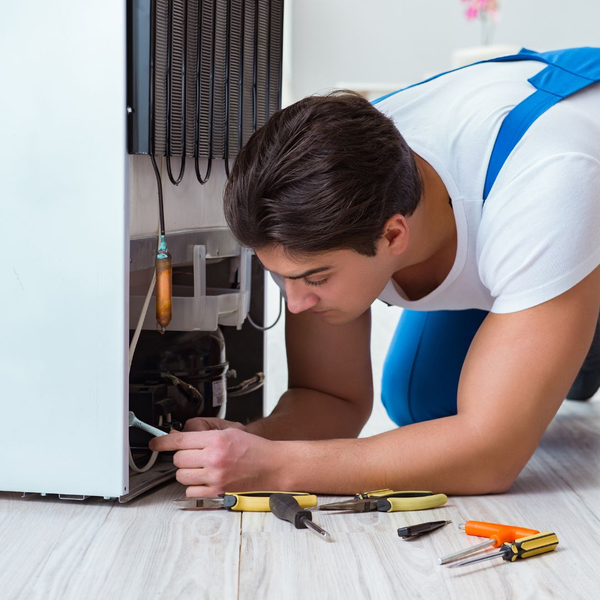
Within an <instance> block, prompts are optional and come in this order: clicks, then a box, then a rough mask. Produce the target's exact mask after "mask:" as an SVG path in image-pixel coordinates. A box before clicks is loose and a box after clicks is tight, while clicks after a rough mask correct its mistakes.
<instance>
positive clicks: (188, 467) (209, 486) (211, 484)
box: [150, 419, 285, 498]
mask: <svg viewBox="0 0 600 600" xmlns="http://www.w3.org/2000/svg"><path fill="white" fill-rule="evenodd" d="M192 420H196V419H192ZM199 420H205V421H208V420H209V419H199ZM210 421H220V419H210ZM225 423H227V421H225ZM282 443H285V442H273V441H270V440H266V439H264V438H261V437H258V436H256V435H253V434H251V433H247V432H246V431H241V430H240V429H239V428H234V427H230V428H228V429H223V430H212V431H189V432H183V433H182V432H179V431H177V432H174V431H172V432H171V433H169V435H164V436H161V437H156V438H154V439H152V440H150V449H151V450H154V451H159V452H160V451H165V450H176V451H177V452H176V453H175V455H174V456H173V464H174V465H175V466H176V467H177V468H178V470H177V476H176V477H177V481H179V483H182V484H183V485H186V486H188V488H187V490H186V496H188V497H194V498H196V497H205V496H209V497H212V496H218V495H219V494H222V493H223V492H225V491H229V492H245V491H252V490H268V489H278V488H280V487H281V486H282V485H283V482H282V480H281V477H282V474H283V470H282V469H280V467H279V464H281V463H283V461H282V460H281V452H280V448H279V445H281V444H282Z"/></svg>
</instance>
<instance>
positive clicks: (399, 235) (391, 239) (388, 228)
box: [382, 213, 409, 256]
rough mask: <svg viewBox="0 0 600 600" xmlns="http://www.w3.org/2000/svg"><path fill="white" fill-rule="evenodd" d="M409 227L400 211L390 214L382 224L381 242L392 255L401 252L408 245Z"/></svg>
mask: <svg viewBox="0 0 600 600" xmlns="http://www.w3.org/2000/svg"><path fill="white" fill-rule="evenodd" d="M408 238H409V228H408V223H407V221H406V217H404V216H403V215H401V214H400V213H398V214H395V215H392V216H391V217H390V218H389V219H388V220H387V221H386V222H385V225H384V226H383V239H382V241H383V243H384V245H385V247H386V248H387V249H388V251H389V252H391V253H392V254H394V255H396V256H397V255H399V254H402V253H403V252H404V251H405V250H406V247H407V246H408Z"/></svg>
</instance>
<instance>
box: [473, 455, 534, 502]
mask: <svg viewBox="0 0 600 600" xmlns="http://www.w3.org/2000/svg"><path fill="white" fill-rule="evenodd" d="M523 466H524V465H523V464H520V463H519V464H515V463H513V462H511V461H510V460H509V459H508V458H505V457H502V458H498V454H497V453H491V456H489V457H488V460H486V461H484V462H483V463H480V464H478V465H477V467H476V473H475V477H476V479H477V481H479V483H480V485H479V486H478V487H479V490H478V491H477V492H476V493H477V494H505V493H506V492H508V491H509V490H510V488H511V487H512V485H513V483H514V482H515V480H516V479H517V477H518V475H519V473H520V472H521V470H522V469H523Z"/></svg>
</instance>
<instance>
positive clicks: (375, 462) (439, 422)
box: [275, 416, 528, 495]
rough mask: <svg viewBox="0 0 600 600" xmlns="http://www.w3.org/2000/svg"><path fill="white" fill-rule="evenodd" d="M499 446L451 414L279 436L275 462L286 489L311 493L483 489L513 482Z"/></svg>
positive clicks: (469, 491)
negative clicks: (375, 427)
mask: <svg viewBox="0 0 600 600" xmlns="http://www.w3.org/2000/svg"><path fill="white" fill-rule="evenodd" d="M500 452H501V446H500V447H495V446H494V445H493V443H489V442H488V441H486V438H485V437H482V436H481V434H480V433H478V432H477V430H476V429H475V428H472V427H470V426H469V423H468V421H467V420H466V419H465V418H462V417H460V416H454V417H447V418H443V419H436V420H434V421H428V422H425V423H417V424H415V425H409V426H406V427H402V428H400V429H396V430H394V431H390V432H387V433H383V434H380V435H377V436H373V437H369V438H362V439H353V440H350V439H337V440H325V441H298V442H281V443H280V447H279V448H278V449H277V450H276V454H277V457H276V458H275V460H276V462H277V465H278V466H276V467H275V468H276V469H277V470H278V471H279V472H280V473H281V483H283V484H284V486H285V488H286V489H300V490H304V489H306V490H309V491H311V492H315V493H327V494H354V493H356V492H358V491H364V490H372V489H383V488H392V489H397V490H431V491H436V492H444V493H447V494H459V495H461V494H485V493H494V492H502V491H505V490H506V489H507V488H508V487H509V485H510V483H511V481H509V479H510V477H509V476H507V475H506V474H505V473H504V472H502V468H503V467H502V456H501V455H500V454H499V453H500ZM527 458H528V457H527ZM526 460H527V459H525V461H526ZM523 464H524V463H523Z"/></svg>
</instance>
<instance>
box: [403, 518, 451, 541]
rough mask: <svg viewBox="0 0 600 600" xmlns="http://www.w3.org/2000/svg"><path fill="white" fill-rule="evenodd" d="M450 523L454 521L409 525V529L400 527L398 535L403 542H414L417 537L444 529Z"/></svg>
mask: <svg viewBox="0 0 600 600" xmlns="http://www.w3.org/2000/svg"><path fill="white" fill-rule="evenodd" d="M448 523H452V521H428V522H427V523H418V524H417V525H408V526H407V527H400V528H399V529H398V535H399V536H400V537H401V538H402V539H403V540H412V539H414V538H416V537H421V536H422V535H425V534H426V533H430V532H432V531H435V530H436V529H439V528H440V527H443V526H444V525H448Z"/></svg>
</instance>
